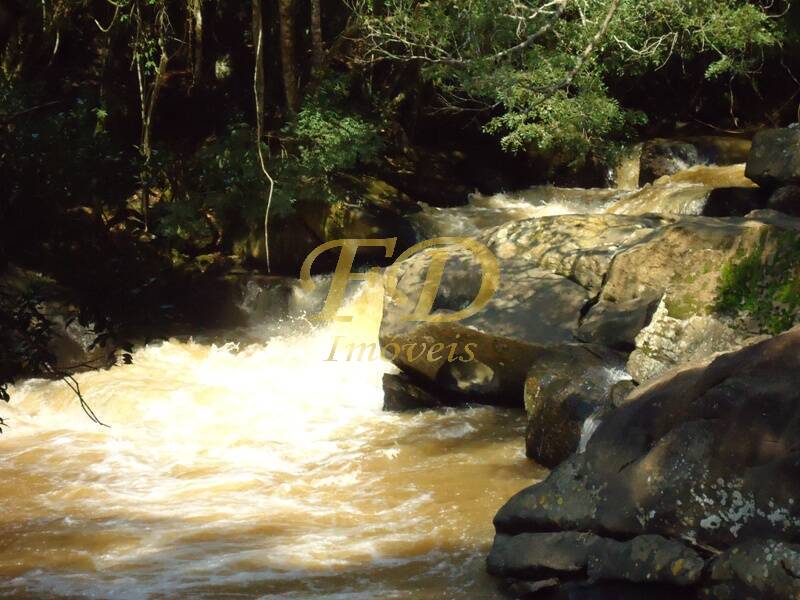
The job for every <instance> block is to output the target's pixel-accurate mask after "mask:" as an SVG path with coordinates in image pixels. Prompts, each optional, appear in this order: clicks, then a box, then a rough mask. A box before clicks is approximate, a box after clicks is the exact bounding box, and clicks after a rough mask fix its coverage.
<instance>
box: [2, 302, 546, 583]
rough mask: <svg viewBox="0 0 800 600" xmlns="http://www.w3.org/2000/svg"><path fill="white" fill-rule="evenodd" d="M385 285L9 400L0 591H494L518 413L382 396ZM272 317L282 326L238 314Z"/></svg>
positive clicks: (517, 451)
mask: <svg viewBox="0 0 800 600" xmlns="http://www.w3.org/2000/svg"><path fill="white" fill-rule="evenodd" d="M380 297H381V296H380V290H367V291H365V292H364V293H362V294H361V295H359V296H358V297H357V298H356V300H355V301H353V302H352V303H351V306H350V310H351V312H354V313H355V314H356V315H357V318H356V320H355V321H354V322H353V323H351V324H337V325H335V326H331V325H329V326H325V327H312V326H311V325H309V324H308V323H307V322H306V321H304V320H297V321H295V322H292V323H284V324H283V326H282V328H279V331H282V333H283V335H281V336H279V337H271V338H270V339H268V341H264V340H261V341H260V342H257V343H251V344H248V345H240V346H238V347H237V346H235V345H232V344H230V345H222V346H215V345H212V344H210V343H202V342H200V341H197V342H192V341H183V342H179V341H176V340H172V341H169V342H165V343H160V344H155V345H151V346H148V347H145V348H143V349H141V350H139V351H137V352H136V353H135V356H134V364H133V365H130V366H124V367H117V368H114V369H112V370H110V371H103V372H92V373H85V374H82V375H80V376H79V378H78V379H79V381H80V384H81V387H82V389H83V390H84V392H85V396H86V399H87V401H88V402H89V403H90V404H91V406H92V408H93V409H94V411H95V412H96V413H97V415H98V417H99V418H100V419H102V420H103V421H105V422H107V423H108V424H109V425H111V427H110V428H108V429H106V428H102V427H98V426H97V425H95V424H93V423H91V422H90V421H89V420H88V419H87V418H86V416H85V415H84V413H83V412H82V411H81V409H80V407H79V405H78V402H77V400H76V398H75V397H74V396H73V395H72V393H71V392H70V390H69V389H68V388H67V387H66V386H65V385H64V384H63V383H60V382H42V381H29V382H25V383H22V384H19V385H17V386H16V388H14V389H13V390H12V391H13V401H12V404H11V405H10V406H8V407H5V406H3V407H0V409H2V414H3V416H4V417H6V420H7V421H8V424H9V426H10V427H9V428H8V429H7V430H6V431H5V433H4V434H3V435H2V436H0V461H2V471H0V473H2V475H1V476H0V484H2V485H0V597H11V598H50V597H79V598H85V597H89V598H125V599H127V598H130V599H138V598H270V597H280V598H492V597H496V596H497V592H496V589H495V584H494V582H493V581H492V580H490V579H489V578H488V576H486V575H485V574H484V557H485V554H486V552H487V550H488V546H489V544H490V542H491V538H492V534H493V530H492V524H491V522H492V516H493V514H494V513H495V511H496V510H497V509H498V508H499V507H500V506H501V505H502V504H503V502H504V501H505V500H507V499H508V497H509V496H510V495H512V494H513V493H515V492H516V491H518V490H519V489H521V488H523V487H525V486H526V485H528V484H530V483H531V482H532V481H533V480H535V479H537V478H538V477H541V475H542V472H541V471H540V470H538V469H537V468H536V467H535V466H534V465H532V464H531V463H530V462H529V461H527V460H526V459H525V457H524V454H523V449H522V448H523V446H522V432H523V427H524V424H523V417H522V415H521V414H519V413H513V412H504V411H501V410H497V409H492V408H485V407H484V408H471V409H466V410H452V411H447V412H424V413H419V414H390V413H385V412H382V410H381V407H382V402H383V393H382V388H381V377H382V375H383V373H384V372H385V371H387V370H388V369H391V368H392V367H391V366H390V365H387V364H385V363H380V362H346V361H344V360H343V358H344V357H342V360H340V361H337V362H325V358H326V357H327V356H328V354H329V352H330V347H331V343H332V340H333V338H334V336H336V335H347V336H351V337H352V338H353V339H356V340H359V341H374V340H375V339H376V338H377V327H378V322H379V317H380ZM268 330H269V331H270V332H272V333H271V335H274V332H275V328H274V327H271V328H264V331H263V332H259V330H258V329H256V330H254V331H251V332H249V336H250V338H251V339H252V338H256V339H258V337H259V335H261V336H262V337H263V338H265V339H266V338H267V337H268V333H267V331H268Z"/></svg>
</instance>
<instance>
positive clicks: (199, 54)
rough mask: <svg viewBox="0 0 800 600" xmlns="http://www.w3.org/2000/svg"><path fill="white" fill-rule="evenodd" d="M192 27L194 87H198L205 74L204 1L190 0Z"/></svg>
mask: <svg viewBox="0 0 800 600" xmlns="http://www.w3.org/2000/svg"><path fill="white" fill-rule="evenodd" d="M189 10H190V17H189V19H190V22H191V25H192V29H193V30H194V31H193V35H192V38H193V40H192V51H193V52H192V54H193V56H192V85H197V84H198V83H199V82H200V79H201V78H202V73H203V0H189Z"/></svg>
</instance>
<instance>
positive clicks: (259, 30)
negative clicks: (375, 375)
mask: <svg viewBox="0 0 800 600" xmlns="http://www.w3.org/2000/svg"><path fill="white" fill-rule="evenodd" d="M252 2H253V22H252V27H253V46H254V48H255V71H254V73H253V96H254V98H255V105H256V140H255V142H256V152H257V154H258V163H259V166H260V167H261V172H262V173H263V174H264V177H265V179H266V180H267V183H268V184H269V189H268V193H267V205H266V207H265V209H264V254H265V257H266V259H267V271H268V272H272V266H271V265H270V261H269V212H270V208H271V207H272V192H273V190H274V188H275V182H274V181H273V179H272V177H271V176H270V174H269V171H267V164H266V161H265V159H264V150H263V148H262V143H261V142H262V138H263V137H264V24H263V22H262V21H263V19H262V14H261V0H252Z"/></svg>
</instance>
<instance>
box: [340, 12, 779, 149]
mask: <svg viewBox="0 0 800 600" xmlns="http://www.w3.org/2000/svg"><path fill="white" fill-rule="evenodd" d="M617 4H618V6H617ZM772 8H773V9H777V8H778V7H776V6H774V5H773V7H772ZM355 9H356V11H357V12H358V13H360V14H361V15H362V19H363V22H364V28H365V44H366V46H367V48H368V52H369V54H370V56H371V57H373V59H375V60H393V61H403V60H417V61H419V62H421V63H422V64H423V70H422V72H423V75H424V76H425V77H427V78H428V79H430V80H431V81H432V82H433V83H434V84H436V86H437V87H439V88H440V89H442V90H443V91H444V93H445V95H446V98H447V101H448V102H449V103H450V104H451V105H452V107H453V109H462V110H465V109H473V110H480V109H484V110H487V111H490V112H491V114H492V117H491V118H490V119H489V120H488V122H487V123H486V124H485V128H486V130H487V131H489V132H491V133H494V134H497V135H499V136H500V142H501V144H502V145H503V147H504V148H507V149H509V150H512V151H521V150H524V149H533V150H536V151H539V152H546V153H552V154H555V155H558V156H560V157H562V158H563V159H564V160H566V161H572V162H578V163H579V162H581V161H583V160H584V159H585V158H586V157H588V156H590V155H592V154H594V155H596V156H601V157H608V156H609V155H613V154H614V150H615V149H616V148H617V147H618V144H619V142H622V141H625V140H626V139H627V137H628V136H630V135H631V133H632V130H633V127H634V126H636V125H641V124H643V123H644V122H645V121H646V119H647V115H646V114H645V113H644V112H643V111H641V110H636V109H634V108H632V107H625V106H623V105H622V103H621V102H620V99H619V97H616V96H615V94H614V93H613V91H612V89H619V88H621V87H625V86H629V85H635V83H633V82H635V80H636V79H639V78H642V77H645V76H647V75H648V74H650V73H652V72H655V71H658V70H661V69H664V68H667V67H672V66H673V63H675V64H677V65H680V67H681V68H691V66H692V65H695V64H699V65H700V66H701V68H702V70H703V73H704V75H703V76H704V77H705V78H706V79H708V80H720V79H722V78H728V79H729V80H730V79H735V78H741V79H744V80H746V79H751V78H752V77H753V76H754V75H755V74H756V73H757V72H758V71H759V70H760V69H761V68H762V67H763V65H764V62H765V57H766V56H767V55H768V54H769V53H772V54H773V55H775V54H777V53H778V52H779V50H780V45H781V41H782V39H783V36H784V31H783V27H784V23H783V21H781V20H779V19H775V18H772V16H771V15H770V14H769V13H768V11H767V10H766V9H763V8H762V7H761V6H760V5H758V4H755V3H749V2H745V1H743V0H725V1H719V2H708V1H701V0H689V1H686V0H666V1H665V0H644V1H642V0H623V1H622V2H612V1H610V0H585V1H576V2H561V1H559V0H555V1H551V2H546V3H545V2H542V3H528V2H517V1H515V0H471V1H468V2H463V1H461V0H442V1H439V2H426V3H418V2H412V1H409V0H387V1H386V2H382V3H373V2H371V1H370V0H363V1H356V2H355ZM665 75H666V73H665ZM629 82H630V83H629ZM689 91H690V90H688V89H687V90H686V92H687V93H688V92H689Z"/></svg>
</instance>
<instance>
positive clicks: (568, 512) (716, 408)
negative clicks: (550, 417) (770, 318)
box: [490, 327, 800, 597]
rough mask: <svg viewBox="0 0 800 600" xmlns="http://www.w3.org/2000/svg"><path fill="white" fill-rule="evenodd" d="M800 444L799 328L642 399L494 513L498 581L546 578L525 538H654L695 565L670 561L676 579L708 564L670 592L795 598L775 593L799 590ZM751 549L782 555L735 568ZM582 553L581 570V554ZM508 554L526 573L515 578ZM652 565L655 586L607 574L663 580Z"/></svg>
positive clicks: (696, 369) (686, 372)
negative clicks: (682, 588)
mask: <svg viewBox="0 0 800 600" xmlns="http://www.w3.org/2000/svg"><path fill="white" fill-rule="evenodd" d="M798 447H800V327H798V328H795V329H792V330H791V331H789V332H787V333H784V334H782V335H779V336H776V337H774V338H770V339H768V340H765V341H762V342H758V343H756V344H753V345H750V346H747V347H746V348H744V349H741V350H739V351H737V352H733V353H728V354H724V355H721V356H719V357H717V358H715V359H713V360H711V361H710V362H706V363H704V364H700V365H693V366H687V367H683V368H680V369H677V370H674V371H672V372H669V373H667V374H665V375H663V376H662V377H660V378H659V379H657V380H655V381H652V382H651V383H649V384H647V385H645V386H642V387H640V388H638V389H636V390H635V391H634V392H633V393H632V394H631V395H630V396H629V397H628V398H627V399H626V400H625V402H624V404H623V405H622V406H621V407H620V408H618V409H616V410H615V411H613V412H611V413H610V414H609V415H608V416H607V417H606V418H605V419H604V420H603V422H602V423H601V424H600V426H599V427H598V429H597V431H596V433H595V434H594V436H593V437H592V438H591V439H590V440H589V442H588V445H587V447H586V450H585V452H584V453H582V454H576V455H573V456H572V457H571V458H569V459H568V460H567V461H565V462H563V463H562V464H561V465H559V466H558V467H557V468H556V469H555V470H554V471H552V472H551V474H550V475H549V476H548V478H547V479H546V480H544V481H543V482H541V483H538V484H536V485H534V486H532V487H530V488H527V489H525V490H523V491H521V492H520V493H518V494H517V495H516V496H514V497H513V498H512V499H511V500H509V502H508V503H507V504H506V505H505V506H504V507H503V508H501V509H500V511H499V512H498V514H497V516H496V517H495V526H496V528H497V533H498V535H497V538H496V540H495V548H494V549H493V550H492V553H493V555H494V557H493V558H491V559H490V566H491V568H492V571H493V572H494V573H495V574H497V575H499V576H501V577H510V578H515V579H518V578H520V577H522V578H528V577H529V576H530V577H532V578H534V579H536V578H539V577H540V576H541V574H542V573H540V572H539V571H537V570H536V569H535V568H533V567H534V566H535V565H532V564H533V563H536V564H538V563H539V562H540V561H539V559H538V558H536V556H535V555H534V554H530V552H538V551H532V550H528V545H529V544H530V543H531V542H532V541H533V539H532V538H531V537H530V536H531V535H537V534H545V533H547V534H553V533H557V532H564V533H567V532H570V533H571V534H572V535H575V534H578V532H580V534H584V535H585V534H593V535H596V536H599V537H601V538H603V539H614V540H630V539H634V540H635V539H637V538H638V537H639V536H651V535H657V536H663V537H664V538H667V539H668V540H670V541H671V542H672V543H674V544H681V545H682V546H683V547H684V550H685V551H686V552H687V555H686V556H687V557H692V558H691V561H689V562H687V561H684V562H682V563H680V565H677V564H676V563H673V569H671V571H672V573H673V574H676V573H680V572H682V571H683V569H684V568H687V569H688V571H689V572H691V573H698V571H697V569H696V568H695V566H694V563H693V562H692V561H694V558H693V557H694V556H695V555H696V556H699V557H701V558H703V559H704V560H705V562H706V566H707V567H708V568H706V569H704V570H703V572H702V575H701V576H700V578H699V579H697V575H692V576H687V578H686V579H685V580H684V582H683V583H682V582H680V581H677V580H676V581H673V582H672V583H676V584H679V585H684V584H689V583H692V584H695V585H696V584H700V585H701V586H703V588H705V589H711V588H713V587H714V586H720V585H722V584H723V583H725V585H726V586H728V588H726V589H736V588H735V586H737V585H739V586H741V585H744V586H745V587H746V586H747V585H749V586H750V588H749V591H750V593H754V592H755V591H757V590H762V592H763V593H764V594H765V595H764V596H762V597H794V595H792V596H783V595H780V594H777V595H770V594H771V592H772V591H774V590H781V589H783V590H785V589H796V588H794V587H793V586H795V585H796V582H794V581H793V580H794V579H795V578H796V576H795V575H792V574H791V573H793V572H794V571H793V570H792V569H794V568H795V567H794V564H795V562H796V559H795V557H796V549H795V548H794V547H791V546H787V545H786V544H791V543H793V542H794V541H796V540H797V539H798V536H800V502H798V501H797V499H798V498H800V458H799V457H798V455H797V448H798ZM520 536H523V537H520ZM752 540H773V541H774V542H780V543H781V544H783V545H782V546H781V547H777V546H775V545H774V544H773V546H772V548H773V549H774V551H763V550H752V549H751V550H747V553H748V554H749V557H746V558H744V559H741V560H740V559H738V558H735V555H737V554H738V553H739V552H741V551H742V550H737V549H736V548H737V547H740V548H745V546H741V545H742V544H746V543H749V542H750V541H752ZM593 543H596V542H593ZM691 551H694V553H695V554H692V552H691ZM726 551H729V552H730V553H729V554H725V552H726ZM526 552H527V553H529V554H525V553H526ZM577 552H579V555H578V559H580V560H583V559H582V558H581V557H582V556H583V554H580V553H582V552H583V549H581V548H579V549H578V550H577ZM720 552H722V553H723V554H722V555H720ZM510 553H513V554H514V555H516V556H518V557H520V558H519V560H520V561H525V560H527V559H530V562H531V563H532V564H529V565H527V566H525V568H524V569H520V568H517V566H515V564H514V563H513V562H511V561H510V559H509V558H508V557H509V556H510ZM674 556H676V557H677V556H678V554H674ZM715 557H716V558H715ZM586 560H587V564H588V558H587V559H586ZM786 560H788V561H789V562H788V563H786V569H789V575H790V578H786V577H785V575H786V574H787V571H786V569H783V568H776V567H780V565H781V564H783V563H784V562H785V561H786ZM759 561H761V562H760V563H759ZM639 564H640V565H641V564H642V563H641V562H640V563H639ZM645 564H646V563H645ZM659 564H661V563H659ZM759 565H760V567H759V568H760V573H761V574H760V575H759V576H758V577H759V578H761V581H756V579H754V578H753V577H748V569H750V573H749V575H751V576H752V575H754V573H755V568H756V566H759ZM690 567H691V568H690ZM536 568H538V567H536ZM646 568H647V569H648V570H650V569H652V573H651V575H652V577H651V578H650V579H648V578H646V577H645V578H644V579H640V577H639V576H638V575H635V574H634V571H633V570H632V569H629V568H627V567H625V566H623V567H617V568H614V569H611V570H610V571H607V572H606V575H605V576H611V577H614V578H617V577H619V578H622V579H626V580H629V581H638V580H642V581H650V580H657V579H658V578H659V577H660V575H659V573H663V571H659V569H658V568H657V567H655V566H648V567H646ZM526 569H528V570H527V571H526ZM584 573H586V572H585V571H583V570H581V569H575V568H573V567H572V566H569V567H568V568H562V566H559V565H556V566H555V568H552V569H551V570H550V571H549V572H548V575H549V576H551V577H553V576H555V577H559V576H562V577H568V578H570V579H574V578H575V577H576V576H577V577H578V578H581V577H583V578H585V577H587V575H585V574H584ZM731 586H733V587H731ZM787 586H788V587H787ZM720 589H722V588H720ZM739 589H742V588H741V587H740V588H739ZM643 593H646V592H643ZM711 597H717V596H711ZM728 597H741V596H728Z"/></svg>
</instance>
